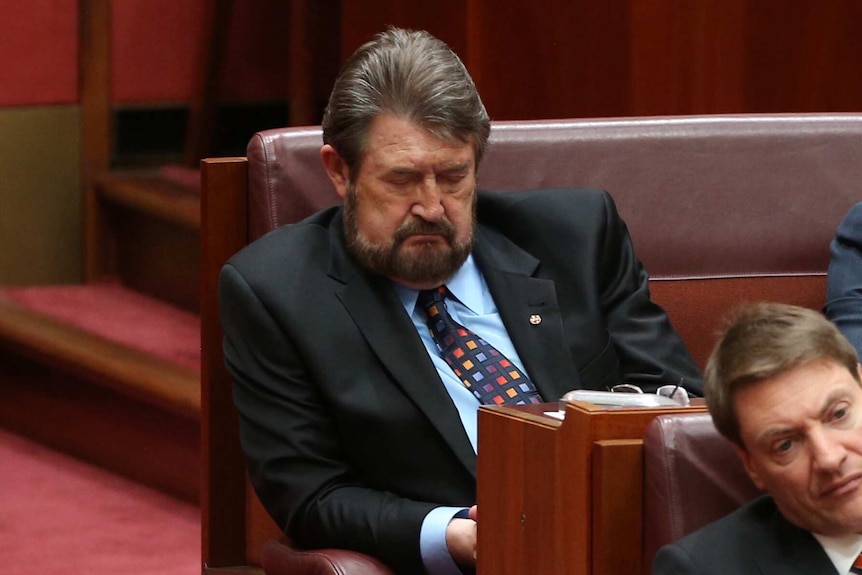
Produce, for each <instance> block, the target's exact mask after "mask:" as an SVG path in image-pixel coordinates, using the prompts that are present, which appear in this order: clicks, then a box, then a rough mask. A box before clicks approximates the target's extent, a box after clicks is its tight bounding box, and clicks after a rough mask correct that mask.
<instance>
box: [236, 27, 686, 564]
mask: <svg viewBox="0 0 862 575" xmlns="http://www.w3.org/2000/svg"><path fill="white" fill-rule="evenodd" d="M489 129H490V122H489V120H488V115H487V113H486V111H485V108H484V106H483V105H482V102H481V100H480V98H479V95H478V94H477V92H476V89H475V86H474V85H473V82H472V80H471V79H470V77H469V75H468V74H467V71H466V69H465V68H464V66H463V64H462V63H461V62H460V60H459V59H458V58H457V56H455V55H454V54H453V53H452V52H451V50H449V49H448V47H446V46H445V44H443V43H442V42H440V41H439V40H437V39H436V38H434V37H432V36H430V35H428V34H426V33H419V32H407V31H403V30H389V31H387V32H385V33H383V34H381V35H379V36H378V37H377V38H375V40H374V41H372V42H370V43H369V44H366V45H365V46H363V47H362V48H360V49H359V51H357V53H356V54H354V55H353V56H352V57H351V59H350V60H349V61H348V62H347V64H346V65H345V67H344V68H343V70H342V72H341V74H340V75H339V78H338V80H337V81H336V84H335V87H334V89H333V92H332V95H331V97H330V100H329V105H328V107H327V111H326V114H325V116H324V119H323V139H324V145H323V147H322V149H321V159H322V161H323V164H324V166H325V168H326V170H327V172H328V174H329V176H330V179H331V180H332V182H333V184H334V185H335V188H336V190H337V191H338V193H339V195H340V196H341V197H342V198H343V199H344V207H343V209H342V208H340V207H338V208H330V209H326V210H323V211H322V212H319V213H318V214H316V215H314V216H312V217H310V218H308V219H307V220H305V221H303V222H301V223H298V224H295V225H290V226H285V227H283V228H280V229H278V230H275V231H274V232H272V233H270V234H269V235H267V236H265V237H263V238H261V239H260V240H258V241H257V242H255V243H253V244H252V245H250V246H248V247H247V248H246V249H245V250H243V251H242V252H240V253H239V254H238V255H236V256H235V257H234V258H232V259H231V261H230V262H229V263H228V264H227V265H226V266H225V268H224V270H223V271H222V276H221V281H220V287H219V298H220V307H221V313H222V323H223V326H224V330H225V356H226V361H227V365H228V368H229V369H230V371H231V373H232V374H233V376H234V378H235V380H236V385H235V392H234V397H235V402H236V406H237V409H238V411H239V414H240V422H241V437H242V444H243V449H244V451H245V453H246V455H247V459H248V464H249V471H250V476H251V479H252V482H253V483H254V486H255V489H256V490H257V492H258V494H259V495H260V498H261V501H262V502H263V504H264V506H265V507H266V508H267V510H268V511H269V513H270V514H271V515H272V516H273V517H274V518H275V520H276V521H277V523H278V524H279V525H281V526H282V527H283V528H284V529H285V532H286V533H287V534H288V535H289V536H290V537H291V539H292V540H293V541H294V542H295V543H297V544H300V545H303V546H307V547H340V548H348V549H354V550H358V551H363V552H365V553H368V554H371V555H374V556H377V557H379V558H381V559H382V560H383V561H385V562H386V563H387V564H389V565H391V566H392V567H393V568H394V569H395V570H397V571H398V572H399V573H404V574H417V573H423V572H427V573H432V574H435V575H436V574H440V575H442V574H446V573H459V572H461V571H462V570H463V571H467V570H469V569H470V568H471V566H472V564H473V563H474V562H475V540H476V522H475V519H476V510H475V508H473V506H474V503H475V498H476V448H477V439H476V414H477V409H478V406H479V405H480V400H481V401H492V402H502V401H505V402H507V403H509V402H511V403H517V402H537V401H542V400H544V401H557V400H558V399H559V398H560V396H561V395H563V394H564V393H565V392H567V391H569V390H571V389H575V388H580V387H584V388H590V389H607V388H608V387H610V386H613V385H615V384H618V383H621V382H628V383H634V384H639V385H641V386H643V387H645V388H647V389H649V390H653V389H655V388H656V387H657V386H659V385H661V384H668V383H678V382H680V381H681V380H682V381H684V382H685V383H686V385H687V386H688V387H689V390H690V391H693V392H695V393H698V392H699V391H700V376H699V374H698V370H697V368H696V366H695V364H694V362H693V360H692V359H691V357H690V355H689V354H688V352H687V351H686V349H685V347H684V346H683V344H682V342H681V341H680V338H679V336H678V335H677V333H676V332H675V331H674V330H673V328H672V327H671V326H670V324H669V322H668V320H667V317H666V315H665V314H664V312H663V310H661V309H660V308H659V307H658V306H656V305H655V304H653V303H652V302H651V301H650V299H649V293H648V289H647V275H646V273H645V271H644V270H643V268H642V266H641V265H640V263H639V262H638V260H637V259H636V257H635V255H634V253H633V251H632V245H631V241H630V239H629V236H628V233H627V231H626V228H625V225H624V224H623V222H622V221H621V220H620V218H619V216H618V215H617V212H616V209H615V206H614V204H613V202H612V201H611V199H610V197H609V196H608V195H607V194H605V193H604V192H600V191H586V190H535V191H530V192H517V193H512V192H509V193H501V192H491V191H481V192H477V190H476V172H477V168H478V165H479V162H480V160H481V157H482V152H483V150H484V147H485V143H486V141H487V138H488V134H489ZM441 287H442V288H443V289H442V292H441V291H440V288H441ZM435 297H439V298H441V299H440V300H439V301H435V300H434V298H435ZM435 314H436V315H435ZM444 315H445V318H444ZM429 316H433V317H435V318H436V319H435V320H434V322H435V324H434V325H438V324H437V323H436V322H437V321H438V320H439V321H440V323H439V325H444V324H445V326H449V325H453V324H451V323H447V322H449V320H450V319H451V320H452V321H455V322H458V323H459V324H460V325H458V326H454V327H453V329H452V330H450V331H448V332H446V333H448V334H450V335H451V336H452V337H453V338H454V335H452V334H458V337H459V338H464V339H463V344H464V346H465V347H459V346H460V345H461V344H457V345H455V344H453V345H452V346H451V348H450V347H447V346H449V345H450V344H449V343H446V344H445V345H444V344H443V343H440V344H439V345H440V346H441V347H440V348H439V349H438V342H437V341H435V339H434V338H435V337H438V338H439V339H441V340H443V341H445V340H446V338H447V337H449V335H446V334H444V333H443V332H441V333H440V334H433V335H432V332H431V331H430V330H429V327H428V324H427V321H428V318H429ZM450 316H451V317H450ZM447 329H448V328H447ZM471 332H472V333H471ZM475 334H478V335H479V336H481V338H475V337H474V338H472V339H470V338H471V337H472V335H475ZM471 346H472V347H471ZM476 346H479V347H478V348H477V349H474V348H476ZM490 346H493V349H492V348H491V347H490ZM441 349H443V350H448V351H446V353H445V357H444V354H443V352H442V351H441ZM465 349H466V350H467V353H473V354H475V357H474V358H473V360H471V361H469V362H467V361H461V360H457V359H453V357H455V358H457V357H459V356H458V355H457V354H458V353H465V351H464V350H465ZM450 353H451V354H453V355H449V354H450ZM489 357H491V358H494V359H493V360H492V361H487V363H486V360H488V358H489ZM450 362H451V363H450ZM456 362H460V363H456ZM468 363H469V367H468ZM476 364H480V368H481V369H484V371H481V370H480V371H477V372H476V373H473V372H472V371H471V372H470V373H471V375H470V376H469V377H468V376H467V375H466V374H467V373H468V371H467V370H472V369H473V368H476ZM456 370H457V371H456ZM492 372H493V376H492V375H491V373H492ZM480 380H481V383H477V382H479V381H480ZM498 383H499V386H500V387H498ZM468 385H470V386H471V387H470V389H468V387H467V386H468ZM510 398H511V399H510ZM465 511H468V513H467V514H466V515H467V516H465V513H464V512H465Z"/></svg>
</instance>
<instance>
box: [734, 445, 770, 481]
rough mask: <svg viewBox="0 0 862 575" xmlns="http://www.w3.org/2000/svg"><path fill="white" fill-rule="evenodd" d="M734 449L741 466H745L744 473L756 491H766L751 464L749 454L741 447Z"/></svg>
mask: <svg viewBox="0 0 862 575" xmlns="http://www.w3.org/2000/svg"><path fill="white" fill-rule="evenodd" d="M734 447H736V453H737V454H738V455H739V458H740V459H741V460H742V465H743V466H745V471H746V472H747V473H748V476H749V477H751V480H752V481H753V482H754V484H755V485H756V486H757V488H758V489H761V490H763V491H766V486H765V485H764V483H763V480H762V479H761V478H760V475H758V473H757V470H755V469H754V466H753V465H752V463H751V454H750V453H748V451H747V450H746V449H745V448H743V447H740V446H738V445H736V446H734Z"/></svg>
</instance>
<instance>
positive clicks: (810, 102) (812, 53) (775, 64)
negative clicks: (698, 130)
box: [744, 0, 862, 112]
mask: <svg viewBox="0 0 862 575" xmlns="http://www.w3.org/2000/svg"><path fill="white" fill-rule="evenodd" d="M747 16H748V18H747V22H746V29H745V34H746V38H747V46H748V49H747V50H746V63H745V76H744V85H745V87H746V94H745V96H746V99H745V103H744V108H745V110H746V111H751V112H771V111H782V112H818V111H859V110H862V74H860V73H859V70H860V66H862V64H860V63H862V2H858V1H857V0H825V1H822V2H808V1H806V0H790V1H784V2H778V1H767V2H748V5H747Z"/></svg>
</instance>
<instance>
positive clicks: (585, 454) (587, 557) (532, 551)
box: [477, 402, 706, 575]
mask: <svg viewBox="0 0 862 575" xmlns="http://www.w3.org/2000/svg"><path fill="white" fill-rule="evenodd" d="M705 409H706V408H705V406H703V405H699V406H692V407H670V408H649V409H646V408H604V407H599V406H596V405H592V404H588V403H581V402H573V403H568V404H566V406H565V419H564V420H559V419H556V418H553V417H550V416H547V415H545V414H544V412H545V411H556V410H557V404H541V405H538V406H519V407H502V406H501V407H482V408H481V409H480V411H479V459H478V494H477V504H478V506H479V515H480V518H479V531H478V537H479V541H478V547H477V549H478V555H479V559H478V570H477V573H478V575H587V574H589V575H604V574H607V575H616V574H635V573H641V572H642V570H643V566H642V564H643V560H642V554H643V541H642V537H643V535H642V531H643V529H642V519H643V440H642V438H643V434H644V430H645V429H646V426H647V424H649V422H650V421H652V419H653V418H654V417H656V416H657V415H660V414H664V413H678V412H691V411H704V410H705Z"/></svg>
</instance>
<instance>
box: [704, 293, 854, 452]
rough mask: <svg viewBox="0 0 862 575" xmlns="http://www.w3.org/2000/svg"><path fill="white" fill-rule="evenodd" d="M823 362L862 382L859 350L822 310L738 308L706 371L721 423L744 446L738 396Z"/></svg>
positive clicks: (712, 403)
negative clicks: (760, 383)
mask: <svg viewBox="0 0 862 575" xmlns="http://www.w3.org/2000/svg"><path fill="white" fill-rule="evenodd" d="M818 361H827V362H834V363H836V364H838V365H841V366H843V367H845V368H847V370H848V371H849V372H850V373H851V375H852V376H853V378H854V379H855V380H856V381H857V382H859V381H860V378H859V372H858V371H857V365H858V362H859V359H858V356H857V354H856V350H855V348H854V347H853V346H852V345H851V344H850V342H848V341H847V339H846V338H845V337H844V336H843V335H842V334H841V332H840V331H838V328H837V327H835V324H833V323H832V322H830V321H829V320H828V319H826V318H825V317H824V316H823V315H822V314H821V313H819V312H816V311H814V310H810V309H807V308H803V307H798V306H793V305H786V304H779V303H756V304H749V305H746V306H744V307H741V308H739V309H737V310H736V312H735V313H734V314H733V315H732V316H731V318H730V321H729V323H728V326H727V328H726V329H725V330H724V333H723V334H722V335H721V337H720V338H719V340H718V343H717V344H716V346H715V349H714V350H713V352H712V355H711V356H710V358H709V361H708V362H707V365H706V370H705V372H704V376H705V377H704V392H705V396H706V403H707V405H708V406H709V413H710V414H711V415H712V420H713V422H714V423H715V427H716V428H717V429H718V431H719V432H721V434H722V435H724V436H725V437H727V438H728V439H730V440H731V441H732V442H734V443H735V444H737V445H738V446H740V447H742V448H743V449H744V448H745V445H744V444H743V443H742V438H741V436H740V432H739V419H738V417H737V414H736V410H735V408H734V404H733V397H734V394H735V393H736V392H737V391H739V390H740V389H742V388H744V387H747V386H750V385H755V384H757V383H759V382H761V381H764V380H767V379H771V378H773V377H776V376H779V375H781V374H783V373H786V372H788V371H790V370H792V369H795V368H797V367H800V366H802V365H806V364H809V363H813V362H818Z"/></svg>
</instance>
